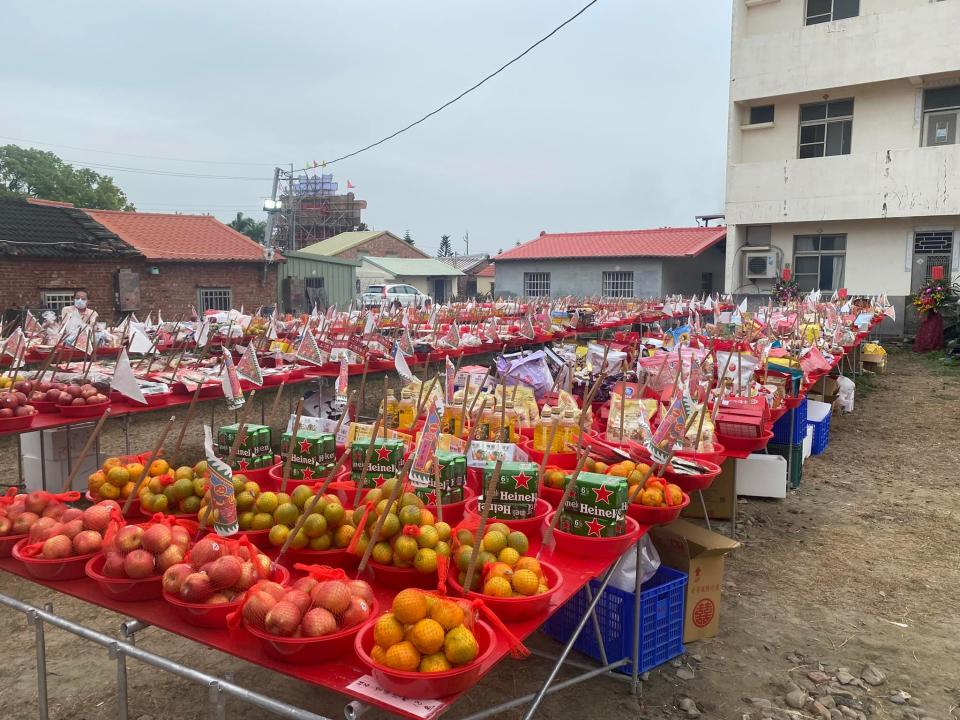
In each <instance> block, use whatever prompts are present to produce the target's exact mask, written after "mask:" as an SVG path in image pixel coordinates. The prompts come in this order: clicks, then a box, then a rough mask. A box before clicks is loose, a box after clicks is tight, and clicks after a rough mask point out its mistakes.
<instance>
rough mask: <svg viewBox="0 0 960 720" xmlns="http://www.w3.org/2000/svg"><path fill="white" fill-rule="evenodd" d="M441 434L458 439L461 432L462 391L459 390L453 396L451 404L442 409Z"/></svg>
mask: <svg viewBox="0 0 960 720" xmlns="http://www.w3.org/2000/svg"><path fill="white" fill-rule="evenodd" d="M441 428H442V429H443V432H447V433H450V434H451V435H456V436H458V437H459V435H460V432H461V431H462V430H463V391H462V390H460V391H458V392H455V393H454V394H453V402H452V403H450V404H449V405H447V406H446V407H444V409H443V422H442V423H441Z"/></svg>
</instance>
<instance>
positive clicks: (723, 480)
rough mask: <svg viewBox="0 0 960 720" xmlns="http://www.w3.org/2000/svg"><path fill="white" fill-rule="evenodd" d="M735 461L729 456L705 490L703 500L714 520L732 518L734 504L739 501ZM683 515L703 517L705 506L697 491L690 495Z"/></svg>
mask: <svg viewBox="0 0 960 720" xmlns="http://www.w3.org/2000/svg"><path fill="white" fill-rule="evenodd" d="M734 467H735V461H734V460H732V459H731V458H727V459H726V460H725V461H724V463H723V465H722V466H721V468H720V474H719V475H717V476H716V477H715V478H714V479H713V483H712V484H711V485H710V487H708V488H707V489H706V490H704V491H703V501H704V502H705V503H706V505H707V513H708V514H709V515H710V518H711V519H713V520H730V519H731V518H732V517H733V506H734V503H736V502H737V492H736V477H735V476H734ZM680 515H681V517H689V518H702V517H703V507H702V506H701V505H700V498H699V497H698V496H697V494H696V493H694V494H692V495H691V496H690V504H689V505H687V506H686V507H685V508H684V509H683V512H681V513H680Z"/></svg>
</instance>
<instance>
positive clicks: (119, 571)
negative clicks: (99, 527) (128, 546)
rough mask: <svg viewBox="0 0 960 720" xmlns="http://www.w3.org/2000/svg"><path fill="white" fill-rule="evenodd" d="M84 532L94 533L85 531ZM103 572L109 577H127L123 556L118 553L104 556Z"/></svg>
mask: <svg viewBox="0 0 960 720" xmlns="http://www.w3.org/2000/svg"><path fill="white" fill-rule="evenodd" d="M84 532H93V531H92V530H89V531H87V530H85V531H84ZM104 558H105V559H104V561H103V570H102V571H101V572H102V573H103V574H104V575H106V576H107V577H115V578H120V577H125V576H126V571H125V570H124V569H123V555H121V554H120V553H118V552H108V553H106V555H104Z"/></svg>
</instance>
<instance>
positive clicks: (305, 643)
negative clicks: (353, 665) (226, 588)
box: [244, 598, 380, 665]
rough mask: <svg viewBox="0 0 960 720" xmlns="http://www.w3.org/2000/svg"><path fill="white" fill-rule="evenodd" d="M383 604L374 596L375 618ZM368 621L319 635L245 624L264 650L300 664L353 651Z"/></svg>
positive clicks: (373, 611)
mask: <svg viewBox="0 0 960 720" xmlns="http://www.w3.org/2000/svg"><path fill="white" fill-rule="evenodd" d="M379 607H380V606H379V604H378V603H377V600H376V598H374V600H373V607H372V609H371V611H370V617H371V618H374V617H377V615H378V611H379ZM364 625H365V623H360V624H358V625H354V626H353V627H351V628H347V629H346V630H341V631H340V632H335V633H332V634H330V635H324V636H322V637H315V638H305V637H299V638H289V637H280V636H278V635H271V634H270V633H268V632H267V631H266V630H261V629H260V628H257V627H253V626H252V625H247V624H244V628H246V630H247V632H248V633H250V634H251V635H253V636H254V637H255V638H257V639H258V640H259V642H260V646H261V647H262V648H263V650H264V652H265V653H266V654H267V655H269V656H270V657H272V658H274V659H275V660H280V661H281V662H288V663H294V664H296V665H312V664H314V663H322V662H327V661H328V660H337V659H339V658H341V657H343V656H344V655H349V654H350V652H351V651H352V649H353V644H354V640H355V639H356V636H357V633H359V632H360V630H361V629H362V628H363V626H364Z"/></svg>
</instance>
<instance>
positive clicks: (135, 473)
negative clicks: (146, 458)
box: [127, 463, 143, 481]
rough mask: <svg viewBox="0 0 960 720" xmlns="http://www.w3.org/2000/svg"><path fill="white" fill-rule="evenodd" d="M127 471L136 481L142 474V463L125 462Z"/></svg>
mask: <svg viewBox="0 0 960 720" xmlns="http://www.w3.org/2000/svg"><path fill="white" fill-rule="evenodd" d="M127 472H128V473H130V479H131V480H134V481H137V480H139V479H140V476H141V475H142V474H143V465H141V464H140V463H127Z"/></svg>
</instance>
